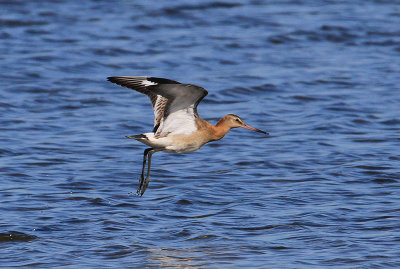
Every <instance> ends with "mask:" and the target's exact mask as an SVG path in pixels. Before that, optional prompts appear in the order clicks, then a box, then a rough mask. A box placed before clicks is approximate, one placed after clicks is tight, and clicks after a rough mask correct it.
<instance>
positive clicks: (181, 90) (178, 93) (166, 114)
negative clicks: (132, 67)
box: [108, 76, 208, 136]
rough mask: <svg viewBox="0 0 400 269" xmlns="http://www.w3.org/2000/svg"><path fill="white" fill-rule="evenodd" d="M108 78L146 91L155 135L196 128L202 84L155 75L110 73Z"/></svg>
mask: <svg viewBox="0 0 400 269" xmlns="http://www.w3.org/2000/svg"><path fill="white" fill-rule="evenodd" d="M108 80H109V81H111V82H113V83H116V84H118V85H121V86H123V87H127V88H131V89H133V90H136V91H138V92H141V93H143V94H146V95H147V96H148V97H149V98H150V100H151V103H152V105H153V110H154V117H155V119H154V130H153V132H154V133H156V134H155V135H156V136H164V135H167V134H168V133H191V132H193V131H195V130H197V126H196V124H195V118H197V117H198V113H197V105H198V104H199V103H200V101H201V100H202V99H203V98H204V97H205V96H206V95H207V94H208V92H207V91H206V90H205V89H203V88H202V87H199V86H196V85H191V84H181V83H179V82H177V81H174V80H169V79H164V78H155V77H132V76H121V77H109V78H108Z"/></svg>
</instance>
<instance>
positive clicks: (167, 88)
mask: <svg viewBox="0 0 400 269" xmlns="http://www.w3.org/2000/svg"><path fill="white" fill-rule="evenodd" d="M108 80H109V81H111V82H113V83H116V84H118V85H121V86H123V87H127V88H130V89H133V90H135V91H138V92H140V93H143V94H146V95H147V96H148V97H149V98H150V101H151V103H152V105H153V110H154V129H153V131H152V132H150V133H144V134H140V135H131V136H127V137H128V138H132V139H136V140H137V141H140V142H142V143H143V144H146V145H148V146H150V148H148V149H146V150H145V151H144V154H143V167H142V174H141V176H140V180H139V187H138V189H137V194H138V195H143V193H144V192H145V191H146V188H147V186H148V185H149V182H150V166H151V156H152V155H153V153H154V152H157V151H166V152H171V153H186V152H191V151H195V150H198V149H199V148H201V147H202V146H203V145H204V144H206V143H208V142H211V141H216V140H219V139H221V138H223V137H224V136H225V134H226V133H227V132H228V131H229V130H230V129H232V128H237V127H242V128H245V129H248V130H252V131H256V132H260V133H263V134H268V133H267V132H264V131H261V130H259V129H256V128H254V127H251V126H249V125H247V124H245V123H244V122H243V120H242V119H241V118H240V117H238V116H236V115H233V114H229V115H226V116H225V117H223V118H222V119H220V120H219V121H218V123H217V124H216V125H212V124H211V123H209V122H207V121H205V120H203V119H200V117H199V114H198V113H197V105H198V104H199V103H200V101H201V100H202V99H203V98H204V97H205V96H206V95H207V94H208V92H207V91H206V90H205V89H203V88H202V87H199V86H196V85H192V84H181V83H179V82H177V81H173V80H169V79H165V78H155V77H136V76H135V77H134V76H121V77H109V78H108ZM147 159H148V161H147ZM146 162H148V163H147V175H146V178H145V176H144V170H145V168H146Z"/></svg>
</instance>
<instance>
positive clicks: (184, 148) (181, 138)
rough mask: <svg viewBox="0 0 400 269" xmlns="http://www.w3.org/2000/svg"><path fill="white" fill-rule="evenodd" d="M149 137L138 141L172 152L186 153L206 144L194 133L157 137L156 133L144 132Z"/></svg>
mask: <svg viewBox="0 0 400 269" xmlns="http://www.w3.org/2000/svg"><path fill="white" fill-rule="evenodd" d="M144 135H145V136H146V138H147V139H140V140H138V141H140V142H142V143H144V144H146V145H148V146H150V147H152V148H154V149H158V150H162V151H166V152H170V153H186V152H191V151H195V150H198V149H199V148H201V146H203V145H204V144H205V142H202V141H201V140H199V139H196V138H197V137H193V136H192V135H184V134H178V135H172V136H166V137H160V138H156V137H154V133H146V134H144Z"/></svg>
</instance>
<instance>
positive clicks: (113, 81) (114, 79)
mask: <svg viewBox="0 0 400 269" xmlns="http://www.w3.org/2000/svg"><path fill="white" fill-rule="evenodd" d="M107 80H108V81H110V82H112V83H115V82H116V81H117V80H116V77H107Z"/></svg>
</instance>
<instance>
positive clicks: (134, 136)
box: [125, 134, 146, 140]
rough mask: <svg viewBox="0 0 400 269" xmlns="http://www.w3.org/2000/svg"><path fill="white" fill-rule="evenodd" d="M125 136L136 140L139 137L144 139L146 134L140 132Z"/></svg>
mask: <svg viewBox="0 0 400 269" xmlns="http://www.w3.org/2000/svg"><path fill="white" fill-rule="evenodd" d="M125 137H126V138H130V139H136V140H140V139H146V136H145V135H144V134H140V135H127V136H125Z"/></svg>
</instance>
